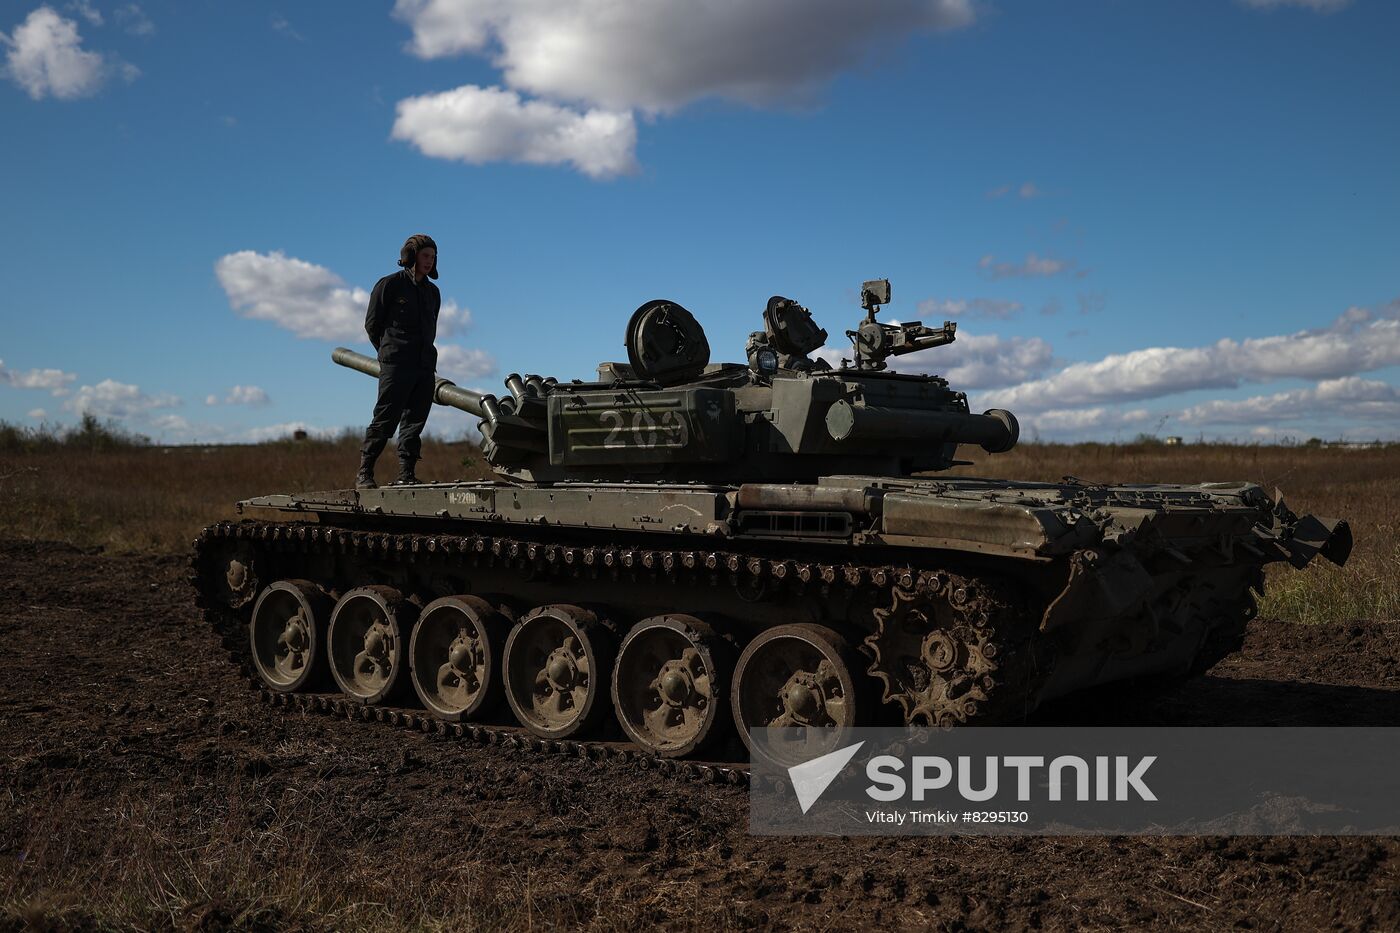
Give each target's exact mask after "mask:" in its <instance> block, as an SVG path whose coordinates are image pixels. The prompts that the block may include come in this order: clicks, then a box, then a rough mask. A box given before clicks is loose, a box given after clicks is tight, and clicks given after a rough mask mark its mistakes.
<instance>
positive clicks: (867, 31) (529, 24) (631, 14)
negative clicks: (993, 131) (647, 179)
mask: <svg viewBox="0 0 1400 933" xmlns="http://www.w3.org/2000/svg"><path fill="white" fill-rule="evenodd" d="M394 15H395V16H397V17H398V18H399V19H401V20H403V21H405V22H407V23H408V24H409V26H410V27H411V28H412V30H413V39H412V41H411V43H410V50H411V51H412V52H413V53H414V54H416V55H418V56H420V57H422V58H441V57H444V56H449V55H456V54H461V53H475V54H489V55H491V56H492V59H493V63H494V64H495V65H496V67H498V68H500V69H501V71H502V74H503V76H504V79H505V84H506V85H507V86H508V87H511V88H515V89H517V90H521V91H524V92H526V93H528V94H531V95H534V96H537V97H542V98H546V99H550V100H557V101H574V102H579V103H583V104H586V105H590V106H596V107H602V108H605V109H608V110H632V109H637V110H642V111H646V112H651V113H657V112H667V111H673V110H676V109H678V108H680V107H683V106H684V105H686V104H688V103H690V102H692V101H695V100H699V99H701V98H704V97H721V98H726V99H729V100H737V101H742V102H745V103H752V104H769V103H775V102H778V103H781V102H790V101H793V100H800V99H805V98H807V97H809V96H810V94H811V93H812V92H813V91H814V90H815V89H816V88H819V87H820V86H821V85H822V84H824V83H825V82H827V81H829V80H830V79H831V78H832V77H834V76H835V75H836V74H838V73H840V72H841V71H844V70H845V69H847V68H850V67H851V66H853V65H857V64H859V63H861V62H862V61H865V60H866V59H867V58H869V57H870V56H871V55H872V53H874V52H875V51H876V50H877V49H880V48H882V47H883V46H885V45H886V44H887V43H889V42H895V41H899V40H901V39H903V38H905V37H907V36H908V35H909V34H911V33H913V32H918V31H936V30H947V29H956V28H958V27H961V26H966V25H968V24H969V23H971V22H972V21H973V19H974V13H973V4H972V2H971V0H865V2H862V3H851V2H850V0H764V2H762V3H753V2H751V0H706V2H703V3H696V2H693V0H649V2H646V3H628V2H620V0H398V3H397V4H396V5H395V7H394Z"/></svg>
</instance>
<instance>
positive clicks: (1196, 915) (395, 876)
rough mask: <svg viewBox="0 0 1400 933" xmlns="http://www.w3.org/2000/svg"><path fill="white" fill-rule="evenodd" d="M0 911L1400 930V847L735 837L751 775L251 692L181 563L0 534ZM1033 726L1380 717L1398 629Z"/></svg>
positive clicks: (358, 922)
mask: <svg viewBox="0 0 1400 933" xmlns="http://www.w3.org/2000/svg"><path fill="white" fill-rule="evenodd" d="M0 568H3V569H2V570H0V579H3V581H4V586H3V587H0V644H3V646H4V650H3V657H4V660H3V664H0V673H2V674H3V676H2V677H0V930H6V929H22V928H27V927H33V928H79V929H104V928H123V927H136V928H173V929H225V928H251V929H278V928H297V929H346V928H358V929H366V928H392V927H398V926H413V927H427V928H434V927H443V928H446V927H452V928H458V927H462V926H472V927H477V926H488V927H499V926H526V925H539V926H548V925H557V924H589V925H595V926H599V927H609V928H621V927H630V928H634V929H635V928H641V927H645V926H651V925H654V924H664V925H667V926H672V927H706V928H715V927H725V926H752V925H770V926H774V927H795V928H811V927H832V926H837V927H851V926H860V927H888V928H912V927H919V928H928V927H932V928H935V929H949V930H960V929H982V928H1016V929H1021V928H1044V929H1067V928H1070V927H1074V928H1096V927H1098V928H1104V927H1120V926H1130V927H1142V926H1156V927H1181V928H1190V929H1199V928H1215V929H1223V928H1248V929H1322V928H1346V929H1382V930H1395V929H1400V840H1397V839H1394V838H1383V839H1333V838H1318V839H1302V838H1234V839H1231V838H1165V839H1151V838H1145V839H1137V838H1106V839H1087V840H1086V839H1058V838H1025V839H1014V838H1013V839H1007V838H1002V839H993V838H979V837H962V838H946V839H911V838H898V839H896V838H889V839H855V840H845V839H812V838H806V839H797V840H774V839H767V838H758V837H752V836H749V835H748V834H747V832H746V826H747V796H746V792H745V791H743V790H742V789H738V788H732V787H717V786H712V785H703V784H694V783H684V782H678V781H675V780H673V779H670V778H665V777H661V776H658V775H655V774H652V773H649V772H641V773H633V772H631V771H628V770H623V769H622V768H621V767H620V766H619V765H616V764H611V763H603V764H597V763H590V762H586V761H579V760H575V759H565V758H558V757H546V756H537V755H534V754H533V753H527V752H512V751H506V750H502V749H495V748H476V747H473V746H470V745H467V744H463V743H457V742H451V741H446V740H442V739H436V738H432V737H428V736H423V735H418V734H415V733H407V732H404V731H401V730H395V729H390V728H388V727H385V726H382V725H375V724H361V723H352V722H344V721H340V720H334V719H330V718H327V717H320V716H302V715H299V714H290V715H284V714H283V713H281V712H280V711H278V710H274V709H271V708H268V707H266V706H263V705H261V704H259V703H258V702H257V701H256V699H255V696H254V694H253V693H252V692H251V691H250V690H248V689H247V688H246V686H245V685H244V682H243V681H242V679H241V678H240V677H239V676H238V675H237V674H236V673H235V672H234V671H233V670H232V669H231V668H230V667H229V666H228V665H227V663H226V661H225V660H224V658H225V655H224V653H223V651H222V650H221V649H220V648H219V646H218V644H217V642H216V640H215V639H214V637H213V636H212V635H211V634H210V633H208V632H206V631H204V629H203V627H202V623H201V622H200V621H199V616H198V614H197V613H196V611H195V610H194V608H193V605H192V601H191V595H190V592H189V589H188V586H187V584H186V582H185V576H186V570H185V567H184V564H183V559H182V558H178V557H161V556H120V557H110V556H103V555H101V554H99V553H94V552H88V551H83V550H80V549H77V548H74V547H71V546H68V545H60V544H45V543H34V542H18V541H0ZM1040 718H1041V719H1042V720H1044V721H1049V722H1055V721H1059V722H1068V721H1074V722H1085V721H1091V722H1114V723H1141V724H1143V725H1155V724H1180V723H1198V724H1202V725H1225V724H1232V725H1234V724H1327V725H1363V724H1366V725H1371V724H1385V725H1393V724H1395V723H1397V722H1400V626H1397V625H1395V624H1393V623H1392V624H1382V623H1365V622H1358V623H1353V624H1349V625H1343V626H1297V625H1286V624H1281V623H1271V622H1267V621H1260V622H1257V623H1255V624H1254V625H1253V626H1252V628H1251V631H1250V635H1249V639H1248V642H1247V645H1246V647H1245V651H1244V652H1243V654H1241V655H1239V656H1237V657H1234V658H1231V659H1228V660H1227V661H1225V662H1223V663H1222V664H1221V665H1219V666H1218V667H1217V668H1216V669H1215V670H1214V671H1212V672H1211V673H1210V675H1208V676H1206V677H1204V678H1201V679H1198V680H1196V681H1193V682H1191V683H1189V684H1187V685H1185V686H1182V687H1180V688H1178V689H1176V690H1175V691H1173V692H1171V693H1170V694H1168V695H1166V696H1163V697H1160V698H1158V699H1156V700H1151V701H1147V700H1140V701H1131V700H1129V699H1125V698H1124V697H1123V696H1122V695H1121V694H1113V695H1108V694H1101V695H1091V696H1087V697H1082V698H1078V699H1076V700H1074V701H1073V702H1071V703H1064V704H1060V705H1059V706H1057V707H1055V708H1053V709H1048V710H1046V711H1044V712H1043V713H1042V714H1041V716H1040Z"/></svg>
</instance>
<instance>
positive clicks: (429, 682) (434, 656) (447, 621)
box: [408, 596, 510, 722]
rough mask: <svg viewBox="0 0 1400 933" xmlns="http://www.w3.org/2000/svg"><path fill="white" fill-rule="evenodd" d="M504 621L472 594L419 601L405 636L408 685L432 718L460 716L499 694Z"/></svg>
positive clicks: (484, 708)
mask: <svg viewBox="0 0 1400 933" xmlns="http://www.w3.org/2000/svg"><path fill="white" fill-rule="evenodd" d="M509 633H510V622H509V621H508V620H507V619H506V617H505V616H503V615H501V613H499V612H497V611H496V609H495V608H494V607H492V606H491V604H490V603H488V602H486V600H484V599H481V598H479V597H476V596H444V597H442V598H441V599H436V600H433V601H432V602H431V603H428V605H427V606H425V607H423V612H422V614H421V615H420V616H419V617H418V624H417V625H416V626H414V628H413V638H412V640H411V641H410V642H409V648H408V658H409V668H410V671H411V675H412V678H413V689H414V691H415V692H417V694H418V699H420V700H422V701H423V706H424V708H426V709H427V710H428V712H430V713H432V714H433V715H434V716H436V717H437V718H438V719H442V720H445V721H447V722H461V721H464V720H470V719H475V718H477V717H478V716H480V715H481V714H482V713H485V712H488V711H490V710H491V709H492V708H493V707H494V706H495V705H496V704H497V703H498V702H499V700H500V698H501V694H502V692H503V691H502V686H501V681H502V677H501V654H502V649H503V648H504V647H505V642H506V638H507V636H508V635H509Z"/></svg>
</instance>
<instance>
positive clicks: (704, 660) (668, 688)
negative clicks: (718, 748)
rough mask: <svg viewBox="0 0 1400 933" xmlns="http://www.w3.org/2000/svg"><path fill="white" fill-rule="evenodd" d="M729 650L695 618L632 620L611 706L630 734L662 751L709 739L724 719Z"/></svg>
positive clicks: (675, 752)
mask: <svg viewBox="0 0 1400 933" xmlns="http://www.w3.org/2000/svg"><path fill="white" fill-rule="evenodd" d="M733 670H734V661H733V655H732V654H731V653H730V651H729V650H728V645H726V644H725V643H724V642H723V641H721V640H720V638H719V637H718V636H717V635H716V634H715V632H714V629H712V628H710V626H708V625H706V624H705V623H704V622H701V621H700V620H699V619H695V618H692V617H691V616H685V615H665V616H656V617H654V618H651V619H646V620H644V621H642V622H639V623H637V624H636V625H634V626H633V627H632V629H631V631H629V632H628V633H627V637H626V638H624V639H623V640H622V646H621V647H620V648H618V651H617V664H616V665H615V666H614V668H613V677H612V697H613V708H614V709H615V710H616V711H617V719H618V722H620V723H621V724H622V729H623V731H624V732H626V733H627V735H628V737H629V738H631V739H632V741H633V742H636V743H637V744H638V745H640V746H641V747H642V748H644V749H646V750H647V751H649V752H651V753H652V754H654V755H659V756H661V757H663V758H681V757H683V756H685V755H689V754H691V753H693V752H695V751H697V750H699V749H701V748H704V747H706V746H708V745H710V744H712V743H713V742H714V741H715V740H716V739H718V738H719V737H721V736H722V735H723V734H724V733H725V731H726V728H725V724H726V721H727V720H728V719H729V708H728V703H727V702H726V700H727V698H728V693H729V683H730V676H731V674H732V673H733Z"/></svg>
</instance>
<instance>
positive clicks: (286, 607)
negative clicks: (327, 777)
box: [248, 580, 333, 693]
mask: <svg viewBox="0 0 1400 933" xmlns="http://www.w3.org/2000/svg"><path fill="white" fill-rule="evenodd" d="M332 605H333V603H332V601H331V599H330V597H328V596H326V595H325V594H324V593H322V592H321V591H320V590H319V589H317V587H316V585H315V584H314V583H311V582H310V581H307V580H278V581H277V582H276V583H274V584H272V585H271V586H269V587H268V588H267V589H265V590H263V591H262V595H261V596H259V597H258V601H257V604H256V605H254V606H253V617H252V619H250V620H249V622H248V641H249V644H250V646H251V647H252V649H253V667H254V668H255V669H256V670H257V672H258V677H259V678H261V679H262V682H263V684H264V685H265V686H266V687H267V688H268V689H269V690H272V691H274V692H275V693H295V692H297V691H300V690H308V689H311V688H312V687H315V686H319V685H320V683H321V681H322V680H323V677H324V674H325V667H326V662H325V659H324V657H323V656H324V654H325V652H326V648H325V645H326V625H327V622H328V621H329V620H330V616H331V607H332Z"/></svg>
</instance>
